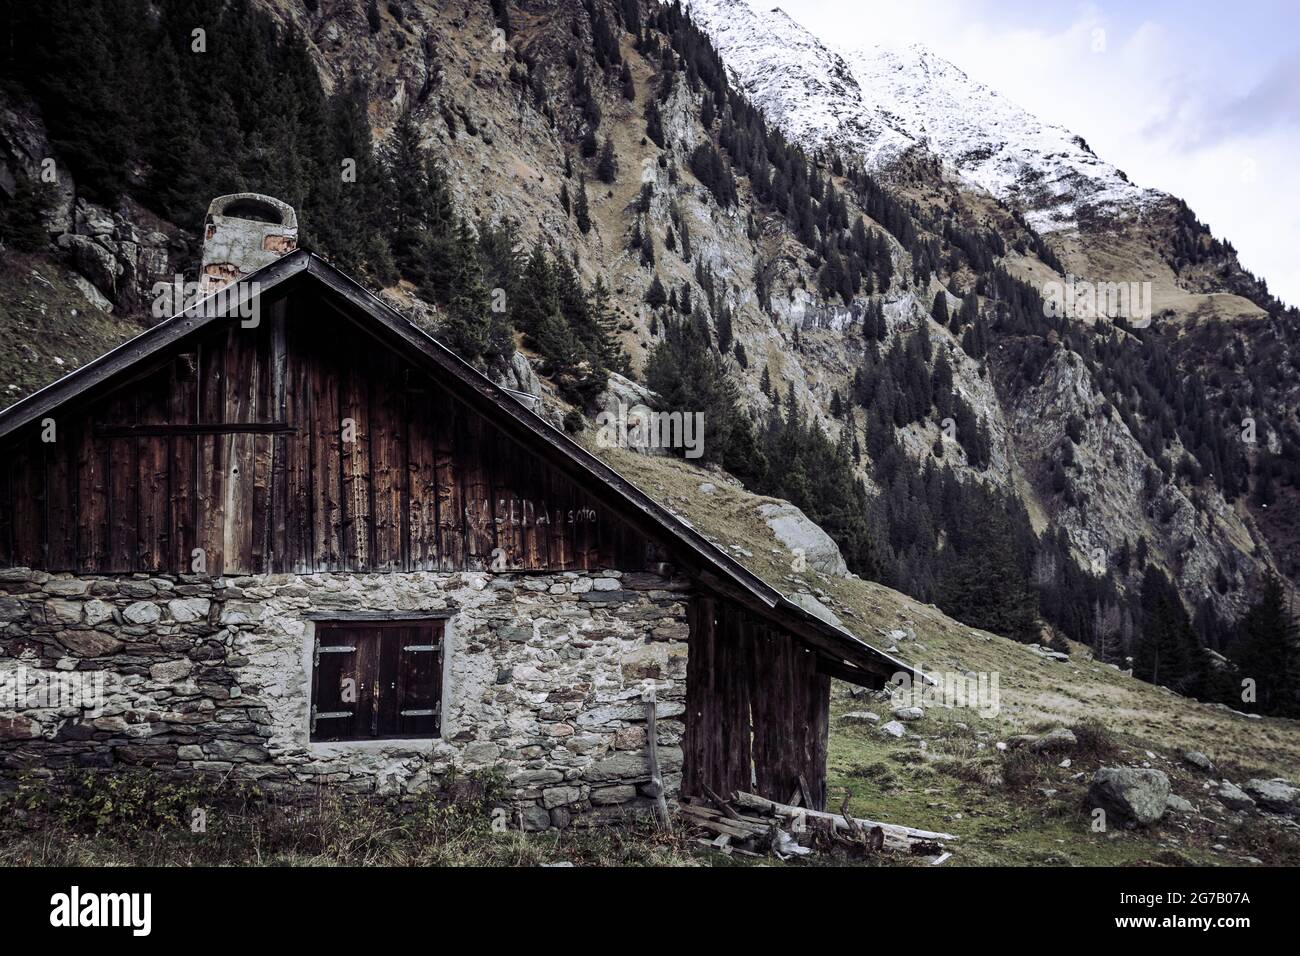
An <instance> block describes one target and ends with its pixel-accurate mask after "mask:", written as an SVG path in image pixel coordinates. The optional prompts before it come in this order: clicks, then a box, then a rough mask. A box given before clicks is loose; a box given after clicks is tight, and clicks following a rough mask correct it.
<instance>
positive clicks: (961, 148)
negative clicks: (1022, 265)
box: [689, 0, 1163, 232]
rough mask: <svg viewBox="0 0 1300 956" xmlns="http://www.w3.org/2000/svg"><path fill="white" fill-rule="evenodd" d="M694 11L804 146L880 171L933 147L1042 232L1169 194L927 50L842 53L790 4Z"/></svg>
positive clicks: (743, 81)
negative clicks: (1136, 179) (828, 149)
mask: <svg viewBox="0 0 1300 956" xmlns="http://www.w3.org/2000/svg"><path fill="white" fill-rule="evenodd" d="M689 8H690V12H691V16H692V17H693V18H694V19H695V21H696V22H697V23H698V24H699V25H700V27H701V28H703V29H704V30H705V31H706V32H707V33H708V34H709V36H710V38H711V39H712V40H713V43H714V45H715V46H716V47H717V49H718V53H719V54H720V55H721V56H722V59H723V62H724V63H726V65H727V67H728V69H729V70H731V71H732V73H733V75H734V77H735V79H736V81H737V83H738V84H739V85H740V86H741V87H742V88H743V89H744V90H745V91H746V93H747V94H748V95H749V96H750V97H751V98H752V99H753V100H754V101H755V102H756V103H757V104H758V105H759V106H760V107H761V108H762V109H763V110H764V112H766V113H767V115H768V117H769V118H770V119H771V120H772V121H773V122H775V123H776V124H777V125H778V126H779V127H780V128H781V129H782V131H783V132H785V134H786V135H787V136H789V137H791V138H792V139H794V140H795V141H796V142H799V143H802V144H804V145H805V146H811V147H817V146H833V147H836V148H838V149H841V150H843V151H844V152H846V153H847V154H852V155H856V156H859V157H861V158H862V159H863V161H864V162H865V163H866V164H867V167H868V168H869V169H875V170H881V169H886V168H888V167H889V165H890V164H891V163H892V162H894V161H895V160H897V159H898V158H899V156H901V155H902V154H903V153H904V152H905V151H907V150H908V149H910V148H912V147H914V146H923V147H924V148H926V149H928V150H929V151H931V152H932V153H934V154H935V155H937V156H938V157H939V158H940V159H942V160H943V161H944V162H945V163H946V164H947V165H948V167H949V168H950V169H951V171H952V172H953V173H955V174H956V175H957V176H959V177H960V178H961V179H962V180H963V181H965V182H966V183H967V184H969V185H970V186H973V187H976V188H979V189H983V190H986V191H988V192H989V193H991V194H992V195H994V196H995V197H997V198H998V199H1001V200H1003V201H1005V202H1007V203H1008V204H1009V205H1011V206H1013V207H1015V208H1019V209H1021V210H1022V211H1023V212H1024V213H1025V215H1026V218H1027V219H1028V221H1029V222H1030V224H1031V225H1033V226H1034V227H1035V228H1036V229H1038V230H1039V231H1041V232H1050V231H1054V230H1059V229H1069V228H1074V227H1076V226H1077V225H1078V223H1079V221H1080V220H1081V219H1082V218H1084V217H1085V216H1086V215H1088V214H1091V213H1096V212H1099V211H1105V210H1114V209H1119V208H1123V209H1127V210H1134V209H1139V208H1141V207H1142V206H1144V205H1146V204H1147V203H1149V202H1154V201H1157V200H1159V199H1161V198H1163V194H1162V193H1159V192H1156V191H1154V190H1146V189H1142V188H1140V187H1138V186H1135V185H1134V184H1132V183H1131V182H1129V180H1128V177H1127V176H1125V175H1124V173H1123V172H1121V171H1120V170H1118V169H1116V168H1115V167H1114V166H1112V165H1111V164H1109V163H1106V162H1104V161H1102V160H1101V159H1100V158H1098V157H1097V156H1096V155H1095V154H1094V153H1093V152H1092V150H1091V149H1090V148H1089V147H1088V145H1087V143H1085V142H1084V140H1083V139H1082V138H1081V137H1079V136H1077V135H1075V134H1074V133H1071V132H1070V131H1069V130H1067V129H1064V128H1062V127H1059V126H1053V125H1051V124H1048V123H1045V122H1043V121H1042V120H1040V119H1038V118H1037V117H1036V116H1034V115H1033V114H1031V113H1029V112H1028V111H1027V110H1024V109H1022V108H1021V107H1019V106H1017V105H1016V104H1015V103H1013V102H1011V101H1010V100H1008V99H1007V98H1006V97H1004V96H1002V95H1001V94H999V93H998V92H997V91H996V90H993V89H991V88H989V87H988V86H986V85H985V84H983V83H980V82H978V81H976V80H973V79H971V78H970V77H969V76H967V75H966V73H965V72H964V71H962V70H961V69H960V68H958V67H957V66H956V65H954V64H953V63H951V62H949V61H948V60H945V59H944V58H943V57H940V56H937V55H936V54H935V53H933V52H932V51H930V50H929V49H927V48H926V47H925V46H924V45H922V44H919V43H912V44H907V45H891V44H890V43H889V42H888V41H887V40H884V41H880V40H879V38H872V39H873V40H875V41H876V42H860V41H858V39H857V38H853V37H846V38H845V40H844V41H843V42H842V43H841V44H840V45H839V46H838V48H837V47H835V46H832V45H830V44H827V43H824V42H822V41H821V40H819V39H818V38H817V37H816V36H814V35H813V34H812V33H811V32H810V31H808V30H807V29H806V28H804V27H803V26H801V25H800V24H798V23H797V22H796V21H795V20H794V19H793V18H791V17H790V16H789V15H788V14H786V13H785V11H783V10H781V9H779V8H775V9H772V10H770V11H765V12H759V11H757V10H754V9H753V8H752V7H750V6H749V5H748V4H747V3H746V2H744V0H690V2H689Z"/></svg>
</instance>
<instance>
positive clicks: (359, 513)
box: [339, 353, 373, 571]
mask: <svg viewBox="0 0 1300 956" xmlns="http://www.w3.org/2000/svg"><path fill="white" fill-rule="evenodd" d="M363 356H364V353H361V354H359V355H356V356H354V358H353V361H352V363H350V364H349V365H347V366H346V367H345V368H344V369H343V372H342V378H341V381H340V383H339V412H340V414H341V415H342V418H343V422H344V425H345V427H346V425H347V424H348V423H349V421H350V422H351V427H350V428H347V430H346V431H343V432H341V433H340V439H341V452H340V453H341V455H342V465H343V541H344V548H345V550H344V564H345V566H346V567H347V568H348V569H349V570H353V571H363V570H367V569H369V568H370V567H371V545H372V541H373V527H372V522H371V512H370V505H371V485H370V438H371V433H370V428H371V425H370V376H369V374H367V373H368V369H367V366H366V365H365V364H364V363H363V362H362V361H361V359H362V357H363ZM349 439H350V440H349Z"/></svg>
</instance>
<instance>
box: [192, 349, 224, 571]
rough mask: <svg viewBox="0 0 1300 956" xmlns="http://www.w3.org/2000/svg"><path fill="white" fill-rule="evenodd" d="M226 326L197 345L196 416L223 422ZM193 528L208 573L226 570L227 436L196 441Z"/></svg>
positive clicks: (201, 420) (204, 437)
mask: <svg viewBox="0 0 1300 956" xmlns="http://www.w3.org/2000/svg"><path fill="white" fill-rule="evenodd" d="M229 335H230V330H229V328H228V327H227V328H218V329H217V330H216V331H215V332H213V333H212V334H211V335H209V336H207V337H205V338H204V340H203V342H202V343H201V344H200V345H199V348H198V376H199V379H198V396H199V408H198V419H199V421H200V422H204V423H210V424H211V423H217V422H224V421H225V415H226V401H225V396H226V359H227V341H228V339H229ZM196 441H197V444H198V460H197V467H196V481H195V487H196V495H195V498H196V507H195V528H196V541H197V544H196V547H198V548H201V549H202V550H203V557H204V561H205V564H206V567H207V573H208V574H209V575H210V576H212V577H217V576H219V575H221V574H222V573H224V571H225V551H226V493H225V485H226V472H227V468H228V463H229V457H230V455H229V445H228V441H227V436H223V435H202V436H200V437H199V438H198V439H197V440H196Z"/></svg>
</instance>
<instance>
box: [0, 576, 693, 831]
mask: <svg viewBox="0 0 1300 956" xmlns="http://www.w3.org/2000/svg"><path fill="white" fill-rule="evenodd" d="M689 587H690V585H689V583H688V582H686V581H685V580H680V579H670V578H665V577H661V576H658V575H654V574H647V573H641V572H636V573H632V572H618V571H602V572H593V573H578V572H563V573H555V574H543V575H532V574H529V575H522V574H489V573H485V572H454V573H443V572H413V573H393V574H348V573H322V574H308V575H292V574H277V575H259V576H254V577H240V578H230V579H221V578H218V579H209V578H200V577H196V576H195V577H192V576H181V577H179V578H178V577H169V576H150V575H147V574H130V575H111V576H109V575H105V576H71V575H67V574H47V573H44V572H41V571H32V570H27V569H23V568H17V569H8V570H0V629H2V630H0V686H6V685H7V686H9V687H10V688H12V687H13V686H14V682H15V681H16V679H17V675H18V671H19V669H20V668H21V669H23V671H24V673H25V674H26V675H28V676H27V680H28V682H29V683H30V682H31V677H32V676H33V675H34V676H38V677H42V676H43V677H49V676H51V674H52V672H58V673H71V674H74V675H77V676H79V677H96V678H99V677H102V678H103V680H102V687H103V699H102V701H100V702H99V703H100V706H98V707H97V708H94V709H86V708H84V707H81V706H74V705H72V704H69V703H68V702H67V701H66V700H44V701H38V703H44V704H48V705H51V706H35V707H32V706H27V703H28V701H19V702H17V703H16V704H15V703H14V702H13V701H12V700H10V701H9V702H4V701H0V767H2V768H3V775H4V776H6V777H9V778H10V779H12V778H13V777H15V776H16V775H18V774H19V773H21V772H24V771H28V772H33V773H37V774H41V775H46V776H52V775H54V774H55V773H57V772H58V771H60V770H65V769H75V768H112V767H116V766H119V765H128V766H138V767H151V768H157V769H159V770H160V771H163V772H168V773H177V774H183V773H192V772H204V771H207V772H220V773H223V774H224V773H229V774H230V775H232V776H233V777H236V778H240V779H246V780H252V781H258V782H259V783H261V784H262V785H264V786H266V787H268V788H272V789H283V790H303V789H310V788H312V787H314V786H316V785H318V784H328V785H334V786H338V787H341V788H344V789H347V790H350V791H356V792H365V793H378V794H396V795H400V794H407V793H420V792H424V791H428V790H430V789H434V790H436V789H438V788H439V787H440V785H441V784H442V782H443V781H444V780H445V779H446V777H447V775H448V774H449V773H450V772H452V770H453V768H454V770H455V772H456V773H460V774H463V773H465V772H468V771H487V770H493V771H496V772H499V773H501V774H502V775H503V776H504V778H505V780H506V781H507V783H508V790H509V792H510V794H511V797H512V799H513V801H514V804H515V807H516V810H517V813H516V820H517V821H519V822H521V823H522V824H523V826H524V827H525V828H527V829H545V828H548V827H566V826H569V825H570V824H571V823H573V822H575V820H577V821H579V822H583V823H586V822H599V821H601V820H604V819H608V818H611V817H614V816H618V815H621V814H622V813H624V812H627V811H628V810H634V809H635V810H643V809H645V808H646V807H648V806H649V800H648V787H647V784H648V781H649V769H648V757H647V754H646V739H645V722H644V718H645V704H644V703H643V702H642V694H643V691H644V690H645V689H646V688H647V687H648V686H650V685H653V686H654V687H655V689H656V693H657V697H658V705H657V708H656V716H657V718H658V721H657V723H658V736H657V739H658V744H659V747H658V750H659V760H660V765H661V768H662V770H663V772H664V775H665V785H666V788H667V789H668V791H669V792H670V793H671V792H675V791H676V789H677V788H678V786H679V784H680V780H681V766H682V751H681V747H680V741H681V736H682V732H683V728H684V725H683V715H684V713H685V694H686V652H687V635H688V625H687V620H686V603H687V597H688V594H687V592H688V590H689ZM367 610H371V611H375V610H381V611H402V612H419V611H428V612H442V613H445V614H447V615H449V616H448V618H447V621H446V630H445V635H444V642H445V645H444V646H445V650H444V661H445V665H444V676H443V719H442V728H441V736H440V737H439V738H438V739H433V740H429V739H424V740H367V741H346V742H331V743H319V742H316V743H313V742H311V741H310V740H309V723H310V707H311V700H310V696H311V676H312V675H311V648H312V647H313V644H314V628H315V624H314V622H313V621H312V620H309V619H308V614H309V613H313V614H315V615H319V614H321V613H322V612H326V613H330V612H335V611H337V612H340V613H345V612H356V611H367ZM87 672H104V673H103V674H102V675H95V674H90V673H87ZM12 696H13V695H12V693H11V694H10V697H12ZM74 703H76V702H74ZM6 707H8V708H9V709H5V708H6Z"/></svg>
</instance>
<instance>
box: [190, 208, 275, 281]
mask: <svg viewBox="0 0 1300 956" xmlns="http://www.w3.org/2000/svg"><path fill="white" fill-rule="evenodd" d="M297 248H298V215H297V213H295V212H294V211H293V207H292V206H290V205H289V204H288V203H286V202H281V201H280V200H279V199H276V198H275V197H274V196H264V195H262V194H261V193H231V194H230V195H229V196H218V197H217V198H216V199H214V200H212V202H211V203H209V204H208V215H207V219H206V221H205V222H204V224H203V262H202V264H201V266H200V271H199V281H200V288H201V289H202V290H203V294H204V295H207V294H209V293H211V292H213V291H215V290H217V289H220V288H222V287H224V286H227V285H229V284H230V283H232V282H236V281H238V280H239V279H242V278H243V277H244V276H246V275H248V274H249V273H251V272H254V271H256V270H257V269H260V268H261V267H262V266H264V265H267V264H268V263H271V262H274V261H275V260H276V259H278V258H280V256H284V255H288V254H289V253H291V252H293V251H294V250H295V249H297Z"/></svg>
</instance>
